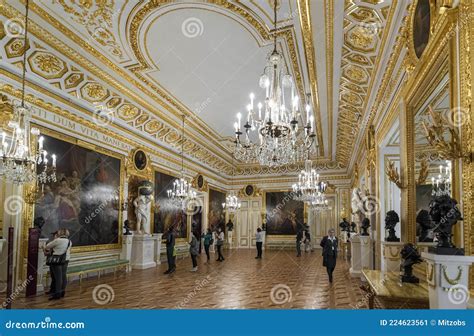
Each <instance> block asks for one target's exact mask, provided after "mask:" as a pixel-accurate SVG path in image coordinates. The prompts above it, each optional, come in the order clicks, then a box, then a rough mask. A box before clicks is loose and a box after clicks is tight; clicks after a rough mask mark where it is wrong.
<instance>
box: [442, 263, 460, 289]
mask: <svg viewBox="0 0 474 336" xmlns="http://www.w3.org/2000/svg"><path fill="white" fill-rule="evenodd" d="M441 268H442V269H443V277H444V280H446V282H447V283H448V284H450V285H452V286H455V285H457V284H459V280H461V277H462V271H463V268H462V266H458V275H457V276H456V277H455V278H453V279H451V278H450V277H449V276H448V273H447V268H448V267H447V266H446V265H441Z"/></svg>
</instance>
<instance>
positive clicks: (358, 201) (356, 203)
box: [351, 188, 363, 214]
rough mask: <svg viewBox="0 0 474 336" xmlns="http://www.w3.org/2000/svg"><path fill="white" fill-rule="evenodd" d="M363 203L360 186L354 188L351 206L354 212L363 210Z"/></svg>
mask: <svg viewBox="0 0 474 336" xmlns="http://www.w3.org/2000/svg"><path fill="white" fill-rule="evenodd" d="M362 206H363V204H362V195H361V191H360V189H359V188H354V189H353V190H352V199H351V208H352V213H353V214H356V213H358V212H360V211H361V209H363V208H362Z"/></svg>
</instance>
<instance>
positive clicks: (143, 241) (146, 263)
mask: <svg viewBox="0 0 474 336" xmlns="http://www.w3.org/2000/svg"><path fill="white" fill-rule="evenodd" d="M154 248H155V239H154V238H153V237H152V236H151V235H147V234H145V235H141V234H139V235H134V236H133V244H132V256H131V266H132V268H134V269H146V268H151V267H156V262H155V260H154V257H155V249H154Z"/></svg>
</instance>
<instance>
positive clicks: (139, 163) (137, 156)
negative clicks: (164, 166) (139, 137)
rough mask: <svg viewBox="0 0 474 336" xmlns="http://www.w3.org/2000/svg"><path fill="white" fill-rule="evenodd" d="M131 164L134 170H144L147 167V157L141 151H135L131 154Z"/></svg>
mask: <svg viewBox="0 0 474 336" xmlns="http://www.w3.org/2000/svg"><path fill="white" fill-rule="evenodd" d="M133 163H134V165H135V169H137V170H139V171H142V170H145V168H146V167H147V165H148V157H147V155H146V153H145V152H144V151H143V150H141V149H137V150H136V151H135V152H134V153H133Z"/></svg>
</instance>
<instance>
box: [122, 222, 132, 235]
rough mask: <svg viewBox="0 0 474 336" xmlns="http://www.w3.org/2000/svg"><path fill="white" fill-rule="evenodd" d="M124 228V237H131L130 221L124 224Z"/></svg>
mask: <svg viewBox="0 0 474 336" xmlns="http://www.w3.org/2000/svg"><path fill="white" fill-rule="evenodd" d="M123 228H124V229H125V233H124V236H129V235H131V234H132V233H131V232H130V222H129V221H128V219H127V220H126V221H125V222H124V223H123Z"/></svg>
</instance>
